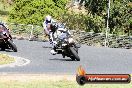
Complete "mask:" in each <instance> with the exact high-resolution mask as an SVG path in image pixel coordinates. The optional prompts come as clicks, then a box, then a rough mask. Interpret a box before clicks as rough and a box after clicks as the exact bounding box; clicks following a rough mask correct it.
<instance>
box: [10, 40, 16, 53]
mask: <svg viewBox="0 0 132 88" xmlns="http://www.w3.org/2000/svg"><path fill="white" fill-rule="evenodd" d="M8 44H9V47H10V48H11V49H12V50H13V51H14V52H17V47H16V45H15V44H14V43H13V41H12V40H9V41H8Z"/></svg>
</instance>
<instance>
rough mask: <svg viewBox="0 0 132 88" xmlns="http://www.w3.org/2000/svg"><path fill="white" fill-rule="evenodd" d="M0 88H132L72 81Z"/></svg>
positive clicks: (12, 83) (10, 83)
mask: <svg viewBox="0 0 132 88" xmlns="http://www.w3.org/2000/svg"><path fill="white" fill-rule="evenodd" d="M0 88H132V84H131V83H130V84H85V85H84V86H80V85H78V84H77V83H76V82H74V81H65V80H60V81H56V82H53V81H42V80H41V81H40V80H37V81H35V80H34V81H29V82H21V81H6V82H2V81H1V82H0Z"/></svg>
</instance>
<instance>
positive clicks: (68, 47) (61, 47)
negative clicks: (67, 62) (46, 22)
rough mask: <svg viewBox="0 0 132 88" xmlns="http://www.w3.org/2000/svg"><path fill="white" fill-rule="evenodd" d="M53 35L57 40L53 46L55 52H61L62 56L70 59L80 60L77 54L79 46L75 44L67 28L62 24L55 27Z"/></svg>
mask: <svg viewBox="0 0 132 88" xmlns="http://www.w3.org/2000/svg"><path fill="white" fill-rule="evenodd" d="M54 37H55V39H56V42H57V44H56V48H55V50H56V52H57V54H62V56H63V58H65V56H67V57H70V58H71V59H72V60H76V61H80V57H79V56H78V48H80V46H77V45H76V44H75V42H74V40H73V38H72V37H71V35H70V33H69V30H67V29H66V28H65V27H64V25H63V24H61V25H59V26H58V27H57V30H56V31H55V33H54Z"/></svg>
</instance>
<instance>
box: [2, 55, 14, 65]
mask: <svg viewBox="0 0 132 88" xmlns="http://www.w3.org/2000/svg"><path fill="white" fill-rule="evenodd" d="M13 62H15V59H14V58H13V57H10V56H8V55H5V54H0V65H3V64H10V63H13Z"/></svg>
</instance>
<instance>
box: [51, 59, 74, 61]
mask: <svg viewBox="0 0 132 88" xmlns="http://www.w3.org/2000/svg"><path fill="white" fill-rule="evenodd" d="M49 60H55V61H73V60H71V59H59V58H54V59H49Z"/></svg>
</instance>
